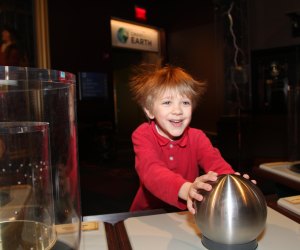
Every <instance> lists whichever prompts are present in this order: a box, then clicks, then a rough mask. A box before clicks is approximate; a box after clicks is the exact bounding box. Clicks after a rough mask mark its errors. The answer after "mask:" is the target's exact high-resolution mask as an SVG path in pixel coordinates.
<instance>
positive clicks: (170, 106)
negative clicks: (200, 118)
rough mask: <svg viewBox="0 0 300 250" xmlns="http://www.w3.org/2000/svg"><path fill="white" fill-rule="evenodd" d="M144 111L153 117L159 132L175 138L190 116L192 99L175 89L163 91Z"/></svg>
mask: <svg viewBox="0 0 300 250" xmlns="http://www.w3.org/2000/svg"><path fill="white" fill-rule="evenodd" d="M145 112H146V114H147V116H148V117H149V118H150V119H154V120H155V122H156V124H157V128H158V131H159V133H160V134H161V135H162V136H164V137H166V138H168V139H170V140H175V139H177V138H178V137H180V136H181V135H182V134H183V132H184V130H185V129H186V127H187V126H188V125H189V124H190V122H191V118H192V101H191V99H189V98H188V97H186V96H182V95H180V94H179V93H178V92H176V91H165V92H164V93H163V94H162V95H161V96H158V97H156V98H155V100H154V102H153V106H152V109H151V110H149V109H146V108H145Z"/></svg>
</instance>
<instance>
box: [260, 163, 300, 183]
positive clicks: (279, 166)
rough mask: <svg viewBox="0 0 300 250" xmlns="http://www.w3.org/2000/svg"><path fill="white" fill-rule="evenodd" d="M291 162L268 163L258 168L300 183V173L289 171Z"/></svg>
mask: <svg viewBox="0 0 300 250" xmlns="http://www.w3.org/2000/svg"><path fill="white" fill-rule="evenodd" d="M292 164H293V163H292V162H269V163H263V164H261V165H259V168H261V169H264V170H266V171H268V172H271V173H273V174H276V175H279V176H283V177H285V178H287V179H290V180H293V181H296V182H300V173H296V172H294V171H292V170H290V166H291V165H292Z"/></svg>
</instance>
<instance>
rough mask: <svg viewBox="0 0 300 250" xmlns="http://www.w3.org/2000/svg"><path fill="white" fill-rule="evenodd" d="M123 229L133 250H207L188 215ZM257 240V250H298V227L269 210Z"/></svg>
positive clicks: (139, 220) (133, 222)
mask: <svg viewBox="0 0 300 250" xmlns="http://www.w3.org/2000/svg"><path fill="white" fill-rule="evenodd" d="M124 225H125V228H126V231H127V234H128V237H129V240H130V243H131V245H132V248H133V249H137V250H140V249H143V250H153V249H155V250H160V249H161V250H166V249H170V250H192V249H195V250H196V249H206V248H205V247H204V246H203V245H202V242H201V232H200V230H199V229H198V227H197V226H196V224H195V221H194V217H193V216H192V215H191V214H190V213H189V212H180V213H168V214H159V215H150V216H141V217H134V218H129V219H126V220H125V221H124ZM257 240H258V248H257V249H258V250H277V249H278V250H284V249H288V250H296V249H297V250H299V249H300V224H298V223H296V222H294V221H293V220H290V219H289V218H287V217H285V216H284V215H282V214H280V213H278V212H276V211H275V210H273V209H271V208H269V207H268V216H267V223H266V227H265V230H264V231H263V233H262V234H261V235H260V236H259V237H258V239H257Z"/></svg>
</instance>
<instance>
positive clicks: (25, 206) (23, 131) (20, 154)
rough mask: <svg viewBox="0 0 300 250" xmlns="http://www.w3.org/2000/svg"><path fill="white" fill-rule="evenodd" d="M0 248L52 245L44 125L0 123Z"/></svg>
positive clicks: (47, 148)
mask: <svg viewBox="0 0 300 250" xmlns="http://www.w3.org/2000/svg"><path fill="white" fill-rule="evenodd" d="M0 144H1V146H0V147H1V149H0V165H1V169H0V249H50V248H51V247H52V246H53V245H54V243H55V242H56V232H55V226H54V206H53V194H52V185H51V164H50V152H49V137H48V124H47V123H40V122H30V123H29V122H1V123H0Z"/></svg>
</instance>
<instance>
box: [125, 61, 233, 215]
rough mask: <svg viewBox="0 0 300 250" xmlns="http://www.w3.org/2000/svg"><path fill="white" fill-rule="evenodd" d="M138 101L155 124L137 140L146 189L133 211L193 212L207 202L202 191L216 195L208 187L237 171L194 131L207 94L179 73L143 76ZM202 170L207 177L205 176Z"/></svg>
mask: <svg viewBox="0 0 300 250" xmlns="http://www.w3.org/2000/svg"><path fill="white" fill-rule="evenodd" d="M130 87H131V91H132V94H133V97H134V99H135V100H136V101H137V103H138V104H139V105H140V106H141V107H142V108H143V110H144V112H145V113H146V115H147V117H148V118H149V123H143V124H141V125H140V126H139V127H138V128H137V129H136V130H135V131H134V132H133V134H132V142H133V146H134V152H135V168H136V171H137V173H138V176H139V179H140V186H139V189H138V191H137V194H136V196H135V198H134V201H133V203H132V205H131V208H130V211H138V210H150V209H156V208H164V209H166V210H167V211H172V210H174V208H176V209H182V210H184V209H186V208H187V209H188V210H189V211H190V212H191V213H192V214H194V213H195V209H194V207H193V200H194V199H196V200H199V201H201V200H202V199H203V197H202V195H200V194H199V193H198V192H197V190H198V189H204V190H207V191H210V190H211V188H212V187H211V185H210V184H208V183H206V182H207V181H215V180H216V179H217V175H218V174H232V173H234V172H235V171H234V170H233V169H232V167H231V166H230V165H229V164H228V163H227V162H226V161H225V160H224V159H223V158H222V156H221V155H220V153H219V151H218V150H217V149H216V148H214V147H213V146H212V144H211V142H210V141H209V139H208V138H207V137H206V135H205V134H204V133H203V132H202V131H201V130H199V129H195V128H191V127H189V124H190V122H191V119H192V111H193V109H194V108H195V107H196V105H197V102H198V100H199V98H200V97H201V96H202V94H203V92H204V91H205V84H204V83H202V82H199V81H196V80H194V79H193V78H192V77H191V76H190V75H189V74H188V73H186V72H185V71H184V70H183V69H181V68H178V67H172V66H166V67H163V68H160V69H155V70H149V71H143V72H141V73H140V74H138V75H136V76H135V77H133V78H132V81H131V83H130ZM200 169H201V170H202V171H204V172H205V173H206V174H204V175H202V176H199V173H200Z"/></svg>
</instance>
